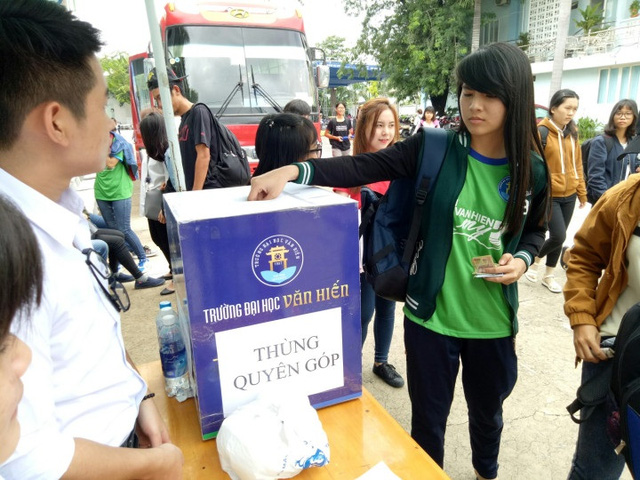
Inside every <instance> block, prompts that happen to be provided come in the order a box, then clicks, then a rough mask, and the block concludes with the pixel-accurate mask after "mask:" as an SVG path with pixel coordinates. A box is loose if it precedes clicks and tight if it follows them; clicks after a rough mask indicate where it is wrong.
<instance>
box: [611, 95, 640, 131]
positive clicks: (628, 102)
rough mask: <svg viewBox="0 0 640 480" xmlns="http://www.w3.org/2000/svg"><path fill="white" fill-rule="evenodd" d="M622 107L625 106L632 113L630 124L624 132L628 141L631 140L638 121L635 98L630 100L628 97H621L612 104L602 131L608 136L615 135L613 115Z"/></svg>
mask: <svg viewBox="0 0 640 480" xmlns="http://www.w3.org/2000/svg"><path fill="white" fill-rule="evenodd" d="M624 107H627V108H628V109H629V110H631V112H632V113H633V119H632V121H631V124H630V125H629V126H628V127H627V130H626V131H625V133H624V136H625V137H627V141H629V140H631V137H633V136H634V135H635V134H636V123H637V122H638V104H637V103H636V101H635V100H631V99H630V98H623V99H622V100H620V101H619V102H618V103H616V104H615V105H614V106H613V108H612V109H611V114H610V115H609V122H607V125H606V126H605V127H604V133H605V134H607V135H609V136H610V137H615V136H616V123H615V116H616V113H618V112H619V111H620V110H622V109H623V108H624Z"/></svg>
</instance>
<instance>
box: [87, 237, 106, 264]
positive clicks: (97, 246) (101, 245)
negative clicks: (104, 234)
mask: <svg viewBox="0 0 640 480" xmlns="http://www.w3.org/2000/svg"><path fill="white" fill-rule="evenodd" d="M91 245H92V246H93V249H94V250H95V251H96V252H97V253H98V255H100V256H101V257H102V258H104V261H105V262H108V261H109V260H108V258H109V245H107V243H106V242H104V241H102V240H98V239H96V238H94V239H93V240H91Z"/></svg>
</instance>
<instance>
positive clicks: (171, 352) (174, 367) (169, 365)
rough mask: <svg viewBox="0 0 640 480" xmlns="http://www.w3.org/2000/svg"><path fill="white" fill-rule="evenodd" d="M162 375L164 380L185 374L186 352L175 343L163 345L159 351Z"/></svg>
mask: <svg viewBox="0 0 640 480" xmlns="http://www.w3.org/2000/svg"><path fill="white" fill-rule="evenodd" d="M160 361H161V363H162V373H163V374H164V376H165V377H166V378H179V377H181V376H183V375H184V374H185V373H187V351H186V349H185V347H184V345H182V348H179V346H178V345H177V344H176V343H170V344H168V345H163V347H162V349H161V350H160Z"/></svg>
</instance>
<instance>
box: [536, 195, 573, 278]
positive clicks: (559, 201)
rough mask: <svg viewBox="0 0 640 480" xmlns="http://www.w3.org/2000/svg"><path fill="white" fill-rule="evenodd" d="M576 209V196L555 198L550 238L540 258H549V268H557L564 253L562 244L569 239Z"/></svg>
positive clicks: (550, 221) (539, 254)
mask: <svg viewBox="0 0 640 480" xmlns="http://www.w3.org/2000/svg"><path fill="white" fill-rule="evenodd" d="M575 207H576V194H575V193H574V194H573V195H570V196H568V197H553V203H552V206H551V218H550V219H549V238H548V239H547V241H546V242H544V245H543V246H542V248H541V249H540V253H538V257H539V258H542V257H545V256H546V257H547V261H546V265H547V267H555V266H556V264H557V263H558V259H559V258H560V253H561V252H562V244H563V243H564V240H565V238H566V237H567V227H569V223H570V222H571V217H573V210H574V209H575Z"/></svg>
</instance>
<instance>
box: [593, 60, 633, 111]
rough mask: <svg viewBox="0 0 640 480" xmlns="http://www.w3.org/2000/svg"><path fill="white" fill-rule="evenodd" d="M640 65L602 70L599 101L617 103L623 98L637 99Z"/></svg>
mask: <svg viewBox="0 0 640 480" xmlns="http://www.w3.org/2000/svg"><path fill="white" fill-rule="evenodd" d="M639 84H640V65H635V66H629V67H620V68H607V69H602V70H600V81H599V84H598V103H615V102H617V101H618V100H620V99H623V98H631V99H633V100H637V98H638V86H639Z"/></svg>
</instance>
